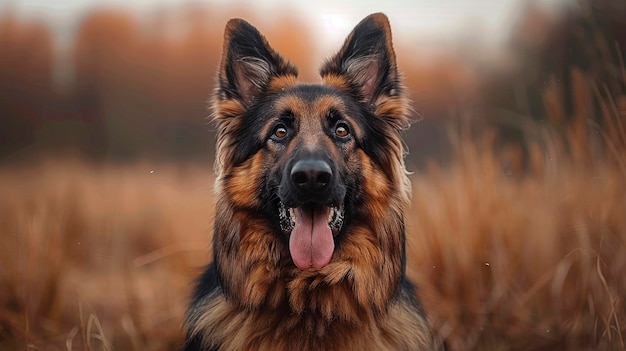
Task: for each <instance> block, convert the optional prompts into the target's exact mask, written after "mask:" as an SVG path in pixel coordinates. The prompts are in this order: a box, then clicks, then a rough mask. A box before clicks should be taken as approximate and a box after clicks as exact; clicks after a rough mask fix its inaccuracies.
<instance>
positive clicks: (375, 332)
mask: <svg viewBox="0 0 626 351" xmlns="http://www.w3.org/2000/svg"><path fill="white" fill-rule="evenodd" d="M320 74H321V78H322V81H321V83H319V84H304V83H299V82H298V80H297V75H298V71H297V69H296V67H294V66H293V65H292V64H291V63H289V62H288V61H286V60H285V59H283V58H282V57H281V56H280V55H279V54H278V53H277V52H276V51H275V50H274V49H272V48H271V47H270V46H269V44H268V42H267V40H266V39H265V38H264V37H263V36H262V35H261V34H260V33H259V32H258V30H257V29H256V28H255V27H253V26H252V25H250V24H249V23H247V22H246V21H244V20H241V19H232V20H230V21H229V22H228V24H227V25H226V31H225V35H224V48H223V54H222V59H221V64H220V67H219V71H218V79H217V84H218V86H217V89H216V93H215V96H214V99H213V108H214V119H215V121H216V125H217V147H216V150H217V151H216V165H215V168H216V172H217V180H216V218H215V226H214V236H213V261H212V263H211V264H210V265H209V266H208V268H207V269H206V270H205V272H204V273H203V274H202V276H201V277H200V278H199V280H198V285H197V287H196V290H195V294H194V296H193V300H192V302H191V306H190V308H189V311H188V313H187V317H186V321H185V328H186V332H187V340H186V343H185V345H184V350H185V351H200V350H202V351H209V350H211V351H217V350H219V351H241V350H268V351H269V350H271V351H281V350H284V351H317V350H320V351H321V350H324V351H332V350H343V351H345V350H431V349H432V348H433V337H432V334H431V331H430V328H429V325H428V323H427V321H426V319H425V317H424V313H423V311H422V308H421V307H420V304H419V302H418V300H417V298H416V294H415V291H414V288H413V286H412V285H411V283H410V282H409V281H408V280H407V278H406V276H405V228H404V215H403V211H404V208H405V206H406V205H407V203H408V201H409V195H410V183H409V181H408V178H407V174H406V171H405V168H404V154H405V149H404V143H403V142H402V140H401V138H400V133H401V131H402V130H403V129H405V128H407V127H408V126H409V122H410V107H409V103H408V100H407V98H406V96H405V94H404V89H403V86H402V83H401V80H400V76H399V73H398V70H397V67H396V60H395V53H394V51H393V47H392V44H391V29H390V26H389V22H388V20H387V17H386V16H385V15H383V14H373V15H370V16H368V17H366V18H365V19H363V20H362V21H361V22H360V23H359V24H358V25H357V26H356V27H355V28H354V30H353V31H352V33H351V34H350V35H349V36H348V38H347V39H346V41H345V43H344V44H343V47H342V48H341V49H340V50H339V52H338V53H337V54H336V55H335V56H334V57H332V58H330V59H329V60H328V61H327V62H326V63H325V64H324V65H323V66H322V68H321V70H320Z"/></svg>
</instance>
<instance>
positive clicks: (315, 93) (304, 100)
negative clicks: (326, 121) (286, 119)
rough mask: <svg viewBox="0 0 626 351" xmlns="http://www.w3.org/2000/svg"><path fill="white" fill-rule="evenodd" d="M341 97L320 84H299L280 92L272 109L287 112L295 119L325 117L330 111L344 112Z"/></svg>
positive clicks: (333, 89)
mask: <svg viewBox="0 0 626 351" xmlns="http://www.w3.org/2000/svg"><path fill="white" fill-rule="evenodd" d="M341 95H342V94H341V92H340V91H339V90H337V89H335V88H332V87H329V86H325V85H322V84H300V85H295V86H292V87H289V88H285V89H283V90H281V92H280V93H279V94H278V97H277V98H276V100H275V102H274V108H275V109H276V110H277V111H278V112H284V111H289V112H290V113H292V114H293V115H294V116H295V117H296V118H307V117H308V118H310V117H314V116H317V117H325V116H327V115H328V112H329V111H331V110H339V111H343V110H345V108H346V106H345V100H344V99H343V98H342V96H341Z"/></svg>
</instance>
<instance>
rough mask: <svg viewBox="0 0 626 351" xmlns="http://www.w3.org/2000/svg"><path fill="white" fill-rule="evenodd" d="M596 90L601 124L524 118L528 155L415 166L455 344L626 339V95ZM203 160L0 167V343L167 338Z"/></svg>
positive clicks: (205, 199)
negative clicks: (535, 123)
mask: <svg viewBox="0 0 626 351" xmlns="http://www.w3.org/2000/svg"><path fill="white" fill-rule="evenodd" d="M574 74H577V73H574ZM583 86H587V85H584V84H582V83H581V84H580V85H579V86H578V88H576V89H578V94H580V96H586V95H584V94H587V93H588V92H585V90H584V89H583ZM555 94H556V93H555ZM546 99H547V104H548V105H549V103H550V99H551V95H550V94H547V95H546ZM605 102H606V104H605V106H603V110H602V111H603V113H604V115H603V116H601V117H602V118H601V122H602V125H603V126H604V127H602V128H599V127H598V125H597V123H586V122H585V121H586V119H585V115H584V114H581V115H580V117H575V118H571V119H569V120H568V121H566V120H561V121H557V117H558V118H560V117H559V115H558V112H553V114H552V115H553V116H554V121H553V122H554V128H545V127H542V128H541V129H539V128H533V127H531V128H529V130H530V131H534V132H537V133H535V134H536V137H534V138H530V137H529V141H528V150H529V154H528V155H529V158H528V159H529V161H528V162H527V164H528V165H527V166H526V167H525V168H515V167H513V168H510V167H509V166H508V165H511V164H521V162H519V160H517V161H516V160H515V158H516V157H518V156H516V155H519V154H520V153H518V152H517V153H516V152H512V153H507V154H506V155H508V159H507V160H506V162H504V161H502V159H501V156H500V155H499V154H497V155H496V154H495V153H494V152H493V151H492V150H493V145H494V142H493V141H492V140H493V138H489V137H486V138H485V139H484V141H483V142H470V141H467V139H464V138H459V139H458V140H460V141H457V145H456V146H457V150H458V154H457V157H456V159H455V162H453V163H452V164H451V165H449V166H447V167H445V168H444V167H437V166H432V167H430V168H429V169H428V170H426V171H424V172H420V173H418V174H416V175H415V176H414V179H413V180H414V182H413V183H414V200H413V206H412V208H411V209H410V211H409V213H408V231H409V249H408V253H409V268H408V269H409V274H410V275H411V276H412V277H413V278H415V279H416V281H417V282H419V285H420V286H421V290H420V294H421V296H422V298H423V299H424V303H425V306H426V309H427V310H428V312H429V317H430V318H431V320H432V321H433V324H434V325H435V327H436V328H437V330H438V331H439V333H440V334H441V335H442V336H444V337H445V338H446V341H447V344H448V347H449V349H451V350H472V349H476V350H511V349H519V350H557V349H558V350H562V349H567V350H597V349H602V350H620V349H624V348H625V347H626V346H625V343H626V340H625V339H626V306H625V305H624V298H625V297H626V280H624V277H626V183H625V182H624V178H625V177H624V176H625V172H624V164H625V162H626V156H625V155H626V141H625V140H626V138H624V136H625V135H626V133H625V131H624V129H623V128H624V127H623V126H622V125H621V123H623V119H624V117H625V116H626V99H624V98H623V97H622V98H616V99H615V100H611V101H608V100H606V101H605ZM581 119H582V120H581ZM607 128H611V129H607ZM607 130H608V132H606V131H607ZM511 155H512V156H511ZM505 164H506V165H507V167H506V168H505V167H504V166H503V165H505ZM210 174H211V171H210V169H209V168H208V167H207V168H200V167H180V166H176V167H174V166H154V165H150V164H143V165H135V166H132V167H130V166H125V167H122V166H94V165H88V164H85V163H81V162H75V161H68V160H64V161H55V162H52V161H50V162H46V163H42V164H39V165H33V166H30V167H22V168H5V169H1V170H0V194H1V196H0V230H1V233H0V235H1V237H2V245H1V246H0V286H2V289H0V350H89V351H90V350H172V349H176V345H178V344H179V343H180V341H181V339H182V334H181V332H180V324H181V320H182V316H183V313H184V309H185V306H186V301H187V296H188V294H189V291H190V287H191V283H190V282H191V280H192V279H193V277H195V276H196V275H197V274H198V273H199V270H200V268H201V267H202V265H204V264H205V263H207V260H208V258H209V250H208V247H209V238H210V232H211V221H212V218H211V217H212V216H211V213H212V191H211V186H212V180H211V177H210Z"/></svg>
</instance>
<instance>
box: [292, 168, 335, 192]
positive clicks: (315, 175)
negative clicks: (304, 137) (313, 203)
mask: <svg viewBox="0 0 626 351" xmlns="http://www.w3.org/2000/svg"><path fill="white" fill-rule="evenodd" d="M332 177H333V171H332V170H331V169H330V166H329V165H328V163H326V162H325V161H322V160H300V161H298V162H296V164H295V165H293V168H292V169H291V181H292V182H293V184H294V185H295V186H296V187H297V188H298V189H300V190H303V191H321V190H324V189H326V187H328V185H329V184H330V182H331V180H332Z"/></svg>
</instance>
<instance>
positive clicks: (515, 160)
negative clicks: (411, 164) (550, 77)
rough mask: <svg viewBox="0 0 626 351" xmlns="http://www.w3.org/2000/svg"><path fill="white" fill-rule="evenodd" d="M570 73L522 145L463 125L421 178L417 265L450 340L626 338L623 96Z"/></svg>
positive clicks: (413, 256)
mask: <svg viewBox="0 0 626 351" xmlns="http://www.w3.org/2000/svg"><path fill="white" fill-rule="evenodd" d="M618 67H620V66H618ZM621 67H622V70H621V74H622V76H618V77H619V79H620V80H621V81H622V82H626V74H625V73H624V72H625V71H624V69H623V67H624V66H623V64H621ZM617 72H620V71H619V70H617ZM571 75H572V76H571V81H572V84H571V86H570V87H559V86H556V85H554V86H553V87H552V88H551V89H549V90H547V91H546V93H545V95H544V98H545V105H546V107H547V111H548V117H549V120H548V121H545V122H542V123H539V122H532V119H530V118H528V119H527V120H524V121H519V124H520V129H522V133H523V134H524V136H525V142H524V145H523V148H524V149H525V150H526V152H522V151H521V147H522V146H520V148H518V149H516V148H512V149H509V150H504V151H502V150H500V151H499V150H497V149H498V145H501V144H500V143H498V142H497V135H496V134H495V133H494V132H493V131H487V132H486V133H484V134H483V135H482V137H481V138H478V139H473V138H471V137H469V136H467V135H466V134H465V133H461V135H458V134H456V135H455V136H453V138H452V140H453V144H454V149H455V151H456V155H455V158H454V161H453V162H452V164H451V165H449V166H448V167H439V166H436V165H431V166H430V167H429V169H428V170H427V171H425V172H420V173H418V174H417V175H416V176H415V177H414V180H413V185H414V197H413V203H412V209H411V211H410V214H409V216H408V220H409V233H410V235H409V241H410V243H409V244H410V246H409V260H410V264H409V270H410V274H411V275H412V276H413V277H415V279H416V280H417V281H418V282H419V283H420V285H421V287H422V291H421V294H422V297H423V299H424V300H425V304H426V307H427V309H428V311H429V313H430V318H431V320H432V321H433V323H434V325H435V326H436V328H437V330H438V331H439V332H440V334H441V335H442V336H443V337H444V338H445V339H446V340H447V344H448V346H449V349H451V350H624V349H626V305H625V304H624V302H625V301H624V299H625V298H626V280H625V279H624V278H625V277H626V182H625V180H626V167H625V165H626V128H625V125H626V96H624V95H621V94H620V93H619V92H618V93H615V91H611V90H610V89H608V87H607V85H606V84H603V83H602V82H598V81H597V80H595V79H594V77H592V76H589V75H585V74H583V73H582V72H581V71H579V70H576V69H574V70H572V72H571ZM622 79H623V80H622ZM564 89H572V94H573V96H574V100H573V101H574V108H573V113H572V115H567V114H566V113H565V112H564V111H565V110H564V109H563V106H562V96H563V94H564V93H565V92H564ZM593 101H596V102H597V104H598V107H599V108H598V111H599V112H597V113H594V112H593V111H594V109H593V108H592V107H593ZM467 134H469V133H467ZM523 155H525V157H524V156H523Z"/></svg>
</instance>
